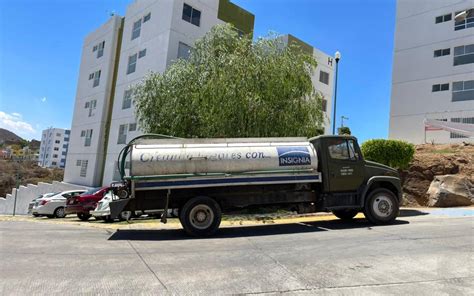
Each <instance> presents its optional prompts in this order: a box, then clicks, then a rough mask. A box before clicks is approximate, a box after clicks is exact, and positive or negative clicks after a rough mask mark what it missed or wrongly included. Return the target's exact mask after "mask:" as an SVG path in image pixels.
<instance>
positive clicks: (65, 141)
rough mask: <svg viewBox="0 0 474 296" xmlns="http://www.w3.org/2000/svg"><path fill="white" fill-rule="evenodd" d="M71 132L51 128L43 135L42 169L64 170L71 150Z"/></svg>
mask: <svg viewBox="0 0 474 296" xmlns="http://www.w3.org/2000/svg"><path fill="white" fill-rule="evenodd" d="M70 134H71V131H70V130H67V129H62V128H53V127H50V128H48V129H45V130H44V131H43V132H42V134H41V144H40V150H39V157H38V165H39V166H42V167H49V168H52V167H56V168H64V167H65V166H66V156H67V153H68V148H69V140H70Z"/></svg>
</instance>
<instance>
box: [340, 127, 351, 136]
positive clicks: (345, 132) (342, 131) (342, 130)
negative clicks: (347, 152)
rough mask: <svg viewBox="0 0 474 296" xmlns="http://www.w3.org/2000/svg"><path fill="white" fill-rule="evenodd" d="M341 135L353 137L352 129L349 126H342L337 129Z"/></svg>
mask: <svg viewBox="0 0 474 296" xmlns="http://www.w3.org/2000/svg"><path fill="white" fill-rule="evenodd" d="M337 133H338V134H339V135H351V129H350V128H349V127H348V126H342V127H340V128H338V129H337Z"/></svg>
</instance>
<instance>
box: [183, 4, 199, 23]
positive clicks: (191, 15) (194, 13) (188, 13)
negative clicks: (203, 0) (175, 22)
mask: <svg viewBox="0 0 474 296" xmlns="http://www.w3.org/2000/svg"><path fill="white" fill-rule="evenodd" d="M183 20H185V21H187V22H188V23H191V24H193V25H196V26H198V27H199V26H200V24H201V11H199V10H197V9H195V8H193V7H191V6H190V5H188V4H186V3H184V5H183Z"/></svg>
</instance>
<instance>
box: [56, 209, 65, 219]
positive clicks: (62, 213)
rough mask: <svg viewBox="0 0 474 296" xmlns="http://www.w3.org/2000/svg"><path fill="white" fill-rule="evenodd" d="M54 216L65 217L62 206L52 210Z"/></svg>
mask: <svg viewBox="0 0 474 296" xmlns="http://www.w3.org/2000/svg"><path fill="white" fill-rule="evenodd" d="M54 217H56V218H64V217H66V212H65V211H64V207H59V208H57V209H56V210H54Z"/></svg>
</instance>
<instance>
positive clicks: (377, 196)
mask: <svg viewBox="0 0 474 296" xmlns="http://www.w3.org/2000/svg"><path fill="white" fill-rule="evenodd" d="M398 211H399V205H398V200H397V197H396V196H395V194H393V192H392V191H390V190H388V189H384V188H379V189H375V190H374V191H372V192H371V193H370V194H369V196H368V198H367V199H366V202H365V208H364V215H365V217H366V218H367V220H369V221H370V222H371V223H373V224H375V225H383V224H390V223H392V222H393V221H395V219H396V218H397V216H398Z"/></svg>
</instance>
